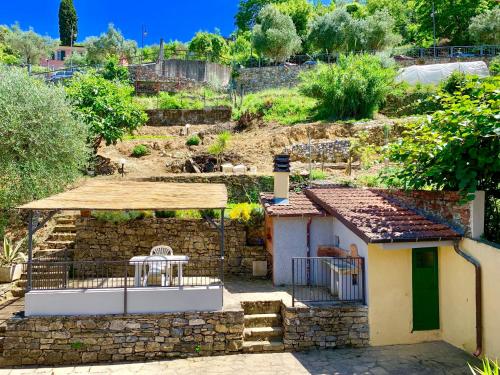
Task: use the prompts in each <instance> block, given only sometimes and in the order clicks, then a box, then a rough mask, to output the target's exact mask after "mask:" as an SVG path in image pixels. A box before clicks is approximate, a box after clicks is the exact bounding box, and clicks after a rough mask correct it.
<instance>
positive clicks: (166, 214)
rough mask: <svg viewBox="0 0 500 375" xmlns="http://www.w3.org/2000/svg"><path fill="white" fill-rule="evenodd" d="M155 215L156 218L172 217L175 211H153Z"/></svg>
mask: <svg viewBox="0 0 500 375" xmlns="http://www.w3.org/2000/svg"><path fill="white" fill-rule="evenodd" d="M155 216H156V217H157V218H163V219H167V218H172V217H175V211H155Z"/></svg>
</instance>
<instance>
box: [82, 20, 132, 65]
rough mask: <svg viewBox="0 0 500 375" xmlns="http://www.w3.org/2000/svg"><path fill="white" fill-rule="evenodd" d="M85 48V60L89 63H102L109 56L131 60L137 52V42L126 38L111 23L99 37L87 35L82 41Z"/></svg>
mask: <svg viewBox="0 0 500 375" xmlns="http://www.w3.org/2000/svg"><path fill="white" fill-rule="evenodd" d="M83 44H84V45H85V47H86V48H87V60H88V63H90V64H102V63H104V62H105V61H106V59H108V58H109V57H111V56H116V57H118V58H126V59H127V60H129V61H131V60H132V58H133V57H134V56H135V55H136V54H137V42H136V41H135V40H127V39H125V38H124V37H123V35H122V33H121V31H120V30H118V29H115V27H114V26H113V24H109V25H108V30H107V31H106V32H105V33H103V34H101V35H100V36H99V37H95V36H92V37H88V38H87V39H85V41H84V42H83Z"/></svg>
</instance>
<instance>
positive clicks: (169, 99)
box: [158, 92, 182, 109]
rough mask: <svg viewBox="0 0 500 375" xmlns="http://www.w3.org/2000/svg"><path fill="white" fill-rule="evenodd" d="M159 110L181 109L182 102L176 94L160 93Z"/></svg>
mask: <svg viewBox="0 0 500 375" xmlns="http://www.w3.org/2000/svg"><path fill="white" fill-rule="evenodd" d="M158 104H159V106H160V108H161V109H181V108H182V102H181V100H180V97H179V96H177V95H176V94H170V93H167V92H162V93H160V98H159V102H158Z"/></svg>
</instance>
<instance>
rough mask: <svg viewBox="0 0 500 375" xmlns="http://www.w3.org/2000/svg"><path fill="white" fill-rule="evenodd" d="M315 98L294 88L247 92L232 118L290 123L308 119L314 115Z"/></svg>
mask: <svg viewBox="0 0 500 375" xmlns="http://www.w3.org/2000/svg"><path fill="white" fill-rule="evenodd" d="M315 106H316V100H315V99H312V98H309V97H307V96H304V95H301V94H300V93H299V92H298V91H297V90H294V89H274V90H265V91H260V92H257V93H252V94H248V95H246V96H245V97H244V98H243V103H242V106H241V108H239V109H238V110H236V111H235V112H234V118H235V119H236V120H240V119H241V118H242V117H244V116H250V117H251V118H262V120H264V121H265V122H277V123H279V124H282V125H291V124H296V123H300V122H307V121H310V120H311V119H312V118H313V117H314V113H315V112H314V108H315Z"/></svg>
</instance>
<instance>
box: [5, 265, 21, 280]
mask: <svg viewBox="0 0 500 375" xmlns="http://www.w3.org/2000/svg"><path fill="white" fill-rule="evenodd" d="M22 271H23V266H22V265H21V264H14V265H12V266H0V283H11V282H12V281H16V280H19V279H20V278H21V273H22Z"/></svg>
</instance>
